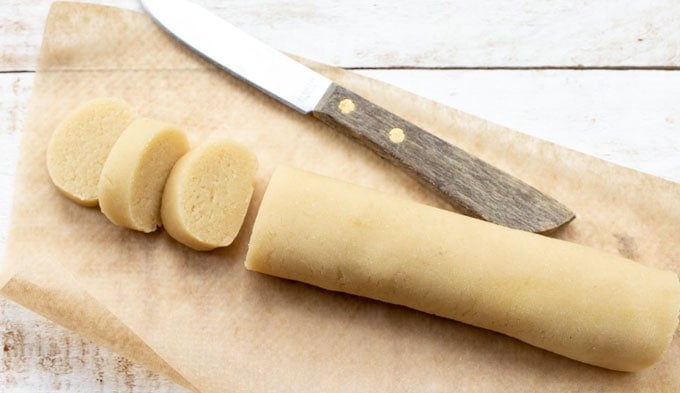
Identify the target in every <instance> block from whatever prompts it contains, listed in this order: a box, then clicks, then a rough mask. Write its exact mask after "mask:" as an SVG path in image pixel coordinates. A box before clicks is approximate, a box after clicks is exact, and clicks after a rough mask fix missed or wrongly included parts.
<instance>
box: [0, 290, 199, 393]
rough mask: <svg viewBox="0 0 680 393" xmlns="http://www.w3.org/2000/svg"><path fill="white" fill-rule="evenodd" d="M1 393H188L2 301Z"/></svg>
mask: <svg viewBox="0 0 680 393" xmlns="http://www.w3.org/2000/svg"><path fill="white" fill-rule="evenodd" d="M0 337H2V347H3V350H2V352H0V386H1V387H2V388H0V390H1V391H2V392H5V393H19V392H27V391H31V392H36V393H38V392H60V393H61V392H83V393H84V392H88V393H89V392H92V393H94V392H102V393H106V392H130V393H132V392H166V393H180V392H186V390H185V389H183V388H180V387H179V386H177V385H175V384H174V383H172V382H170V381H168V380H167V379H165V378H164V377H162V376H159V375H157V374H154V373H152V372H150V371H148V370H146V369H145V368H143V367H141V366H139V365H136V364H134V363H132V362H130V361H129V360H127V359H125V358H123V357H121V356H119V355H116V354H115V353H113V352H111V351H108V350H107V349H105V348H102V347H100V346H98V345H96V344H93V343H92V342H90V341H88V340H85V339H83V338H82V337H80V336H79V335H77V334H75V333H72V332H70V331H68V330H66V329H64V328H62V327H61V326H58V325H56V324H54V323H52V322H50V321H48V320H46V319H45V318H43V317H41V316H39V315H36V314H34V313H32V312H30V311H28V310H26V309H25V308H22V307H20V306H18V305H16V304H14V303H12V302H10V301H8V300H5V299H3V298H0Z"/></svg>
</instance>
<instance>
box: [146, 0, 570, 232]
mask: <svg viewBox="0 0 680 393" xmlns="http://www.w3.org/2000/svg"><path fill="white" fill-rule="evenodd" d="M141 3H142V6H143V8H144V9H145V10H146V12H147V13H148V14H149V15H151V17H152V19H154V20H155V21H156V22H157V23H158V24H159V25H160V26H161V27H162V28H164V29H165V30H166V31H167V32H168V33H170V34H171V35H172V36H174V37H175V38H177V39H178V40H179V41H181V42H183V43H184V44H186V45H187V46H189V47H190V48H192V49H193V50H195V51H196V52H198V53H199V54H200V55H202V56H204V57H206V58H207V59H209V60H211V61H213V62H214V63H216V64H217V65H218V66H220V67H222V68H224V69H226V70H227V71H229V72H230V73H231V74H233V75H234V76H236V77H237V78H239V79H241V80H243V81H245V82H247V83H249V84H251V85H253V86H255V87H257V88H258V89H259V90H261V91H263V92H264V93H266V94H268V95H270V96H272V97H274V98H276V99H277V100H279V101H281V102H283V103H284V104H286V105H288V106H289V107H291V108H293V109H295V110H297V111H298V112H301V113H302V114H305V115H310V114H311V115H312V116H314V117H316V118H317V119H319V120H321V121H323V122H324V123H327V124H330V125H332V126H333V127H334V128H336V129H338V130H340V131H342V132H344V133H345V134H346V135H348V136H349V137H351V138H353V139H356V140H358V141H359V142H361V143H362V144H364V145H365V146H367V147H368V148H370V149H372V150H373V151H375V152H376V153H378V154H379V155H380V156H382V157H383V158H385V159H387V160H389V161H391V162H392V163H394V164H396V165H398V166H400V167H402V168H404V169H405V170H406V171H408V172H409V173H410V174H411V175H413V176H415V178H416V179H418V180H419V181H421V182H422V183H424V184H426V185H427V186H430V187H431V188H432V189H433V190H434V191H436V192H437V193H438V194H440V195H441V196H442V197H443V198H444V199H445V200H446V201H448V202H449V203H451V204H452V205H453V206H454V207H455V208H457V209H459V210H460V211H462V212H463V213H464V214H467V215H470V216H473V217H477V218H481V219H484V220H487V221H490V222H494V223H496V224H500V225H504V226H507V227H511V228H515V229H521V230H525V231H530V232H538V233H545V232H550V231H552V230H554V229H556V228H558V227H560V226H562V225H564V224H566V223H568V222H569V221H571V220H572V219H573V218H574V214H573V213H572V212H571V211H570V210H569V209H567V208H566V207H565V206H564V205H562V204H561V203H560V202H558V201H556V200H555V199H553V198H551V197H549V196H547V195H545V194H543V193H541V192H540V191H538V190H537V189H535V188H534V187H532V186H530V185H528V184H526V183H524V182H522V181H520V180H519V179H516V178H514V177H512V176H510V175H509V174H507V173H505V172H503V171H501V170H499V169H497V168H495V167H493V166H491V165H489V164H487V163H486V162H484V161H482V160H480V159H479V158H476V157H474V156H472V155H470V154H468V153H466V152H465V151H463V150H462V149H460V148H458V147H456V146H453V145H451V144H449V143H448V142H446V141H444V140H443V139H441V138H438V137H436V136H434V135H433V134H430V133H428V132H427V131H425V130H423V129H421V128H419V127H417V126H415V125H413V124H411V123H410V122H408V121H406V120H404V119H402V118H401V117H399V116H397V115H395V114H393V113H391V112H390V111H388V110H386V109H384V108H381V107H379V106H378V105H376V104H374V103H372V102H370V101H369V100H367V99H365V98H362V97H360V96H359V95H357V94H356V93H354V92H352V91H350V90H348V89H346V88H344V87H342V86H340V85H337V84H335V83H333V82H332V81H331V80H330V79H328V78H326V77H324V76H323V75H321V74H319V73H316V72H314V71H312V70H311V69H309V68H307V67H305V66H304V65H302V64H300V63H298V62H296V61H294V60H293V59H291V58H289V57H288V56H286V55H284V54H283V53H281V52H278V51H277V50H275V49H273V48H271V47H269V46H267V45H266V44H264V43H262V42H260V41H258V40H257V39H255V38H253V37H251V36H249V35H248V34H246V33H244V32H242V31H240V30H239V29H237V28H236V27H234V26H232V25H231V24H229V23H227V22H226V21H225V20H223V19H221V18H220V17H218V16H217V15H215V14H213V13H212V12H210V11H208V10H207V9H205V8H203V7H201V6H199V5H197V4H194V3H191V2H189V1H185V0H141Z"/></svg>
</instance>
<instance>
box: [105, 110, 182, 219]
mask: <svg viewBox="0 0 680 393" xmlns="http://www.w3.org/2000/svg"><path fill="white" fill-rule="evenodd" d="M187 151H189V141H188V140H187V137H186V136H185V135H184V132H182V131H181V130H180V129H178V128H176V127H174V126H172V125H169V124H166V123H163V122H160V121H157V120H153V119H146V118H141V119H137V120H135V121H134V122H132V124H130V125H129V126H128V127H127V128H126V129H125V131H123V133H122V134H121V136H120V138H119V139H118V141H116V143H115V144H114V145H113V148H112V149H111V153H110V154H109V156H108V158H107V159H106V162H105V163H104V168H103V169H102V173H101V177H100V179H99V207H100V208H101V211H102V213H104V215H106V217H107V218H108V219H109V220H110V221H111V222H113V223H114V224H117V225H120V226H124V227H127V228H130V229H135V230H138V231H142V232H153V231H155V230H156V228H158V227H159V226H161V197H162V195H163V187H164V186H165V181H166V180H167V178H168V174H169V173H170V170H171V169H172V166H173V165H174V164H175V162H177V160H178V159H179V158H180V157H181V156H183V155H184V154H185V153H186V152H187Z"/></svg>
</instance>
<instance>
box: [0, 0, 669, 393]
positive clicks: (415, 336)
mask: <svg viewBox="0 0 680 393" xmlns="http://www.w3.org/2000/svg"><path fill="white" fill-rule="evenodd" d="M314 67H315V68H317V69H319V70H320V71H321V72H323V73H324V74H326V75H328V76H329V77H331V78H333V79H335V80H336V81H337V82H339V83H341V84H343V85H344V86H346V87H348V88H351V89H353V90H355V91H356V92H358V93H360V94H362V95H364V96H366V97H367V98H369V99H372V100H373V101H375V102H376V103H378V104H380V105H383V106H385V107H387V108H388V109H391V110H392V111H394V112H395V113H397V114H399V115H401V116H403V117H405V118H406V119H408V120H411V121H412V122H414V123H416V124H417V125H419V126H421V127H423V128H425V129H428V130H430V131H432V132H433V133H435V134H437V135H439V136H441V137H442V138H444V139H446V140H448V141H450V142H452V143H454V144H455V145H458V146H460V147H462V148H464V149H465V150H467V151H469V152H471V153H473V154H475V155H477V156H479V157H481V158H483V159H485V160H487V161H489V162H490V163H492V164H494V165H496V166H498V167H500V168H501V169H504V170H506V171H508V172H510V173H512V174H514V175H516V176H518V177H520V178H522V179H523V180H525V181H527V182H529V183H530V184H532V185H534V186H536V187H537V188H539V189H541V190H543V191H545V192H547V193H549V194H551V195H554V196H556V197H558V199H559V200H560V201H562V202H564V203H565V204H566V205H567V206H569V207H570V208H572V209H573V210H574V211H575V212H576V214H577V219H576V220H575V221H574V222H572V223H571V224H569V226H567V227H566V228H565V229H564V230H561V231H559V232H558V233H556V234H554V235H553V236H556V237H559V238H562V239H566V240H569V241H573V242H576V243H580V244H585V245H589V246H592V247H595V248H599V249H602V250H606V251H610V252H613V253H619V254H621V255H623V256H625V257H628V258H631V259H634V260H636V261H638V262H640V263H643V264H646V265H650V266H656V267H659V268H663V269H669V270H673V271H675V272H679V271H680V247H678V245H679V244H680V231H678V228H680V208H679V207H678V200H679V198H680V185H678V184H675V183H671V182H667V181H664V180H661V179H658V178H655V177H652V176H648V175H644V174H640V173H637V172H635V171H632V170H627V169H624V168H621V167H617V166H614V165H611V164H608V163H605V162H603V161H600V160H597V159H594V158H591V157H587V156H584V155H582V154H579V153H576V152H573V151H570V150H567V149H564V148H561V147H558V146H555V145H552V144H550V143H547V142H544V141H540V140H537V139H535V138H531V137H528V136H525V135H523V134H520V133H517V132H513V131H511V130H508V129H506V128H504V127H501V126H498V125H494V124H491V123H488V122H486V121H484V120H482V119H479V118H476V117H473V116H470V115H468V114H465V113H462V112H459V111H456V110H454V109H451V108H448V107H445V106H442V105H438V104H435V103H433V102H430V101H428V100H425V99H422V98H419V97H417V96H415V95H412V94H409V93H406V92H404V91H401V90H399V89H396V88H394V87H391V86H387V85H385V84H382V83H379V82H376V81H373V80H369V79H367V78H363V77H360V76H357V75H354V74H352V73H349V72H345V71H342V70H338V69H333V68H329V67H325V66H320V65H314ZM40 69H41V71H40V72H39V73H38V75H37V77H36V84H35V88H34V93H33V94H34V96H33V100H32V104H31V109H30V113H29V119H28V120H27V125H26V129H25V130H24V134H23V144H22V150H21V159H20V162H19V166H18V173H17V184H16V196H15V204H14V207H13V218H12V223H11V228H10V235H9V240H8V245H7V261H6V262H7V263H6V264H5V265H6V270H5V272H4V275H5V277H6V280H8V281H7V282H8V284H7V285H5V286H4V288H3V293H4V294H5V295H7V296H8V297H10V298H12V299H14V300H16V301H17V302H19V303H21V304H25V305H27V306H28V307H31V308H33V309H36V310H37V311H38V312H44V313H45V314H47V315H48V317H50V316H51V317H52V318H55V319H57V321H58V322H60V323H62V324H64V325H66V326H70V327H76V328H77V330H79V331H83V332H85V334H88V335H89V336H90V337H95V338H97V339H98V340H99V341H100V342H103V343H104V344H107V343H108V345H109V346H115V345H117V344H118V341H123V340H124V341H125V344H126V345H119V344H118V346H119V347H120V348H117V350H120V351H121V352H122V353H123V354H125V355H127V356H131V355H132V354H134V353H138V354H139V355H138V356H137V358H138V359H136V360H138V361H140V362H142V363H144V364H147V365H149V366H150V367H153V368H154V369H156V370H161V371H162V372H164V373H166V374H170V376H171V377H172V378H174V379H175V380H177V381H178V382H179V383H184V385H185V386H189V385H193V387H195V388H196V389H198V390H200V391H203V392H224V391H294V392H298V391H457V390H460V391H473V390H474V391H490V390H500V389H502V390H503V391H536V390H540V391H553V392H562V391H575V390H581V391H621V390H624V389H625V390H626V391H655V392H663V391H667V392H671V391H678V389H680V371H679V370H680V339H678V335H679V334H678V332H676V334H675V337H674V341H673V343H672V344H671V348H670V350H669V351H668V353H667V354H666V356H665V357H664V359H663V360H662V361H661V362H659V363H658V364H656V365H655V366H653V367H652V368H650V369H648V370H645V371H643V372H640V373H635V374H627V373H620V372H613V371H608V370H604V369H601V368H597V367H594V366H589V365H585V364H581V363H578V362H575V361H572V360H569V359H566V358H563V357H561V356H558V355H554V354H551V353H549V352H546V351H543V350H540V349H537V348H534V347H531V346H529V345H527V344H524V343H521V342H519V341H517V340H514V339H511V338H509V337H506V336H503V335H500V334H496V333H493V332H489V331H486V330H482V329H477V328H473V327H470V326H466V325H463V324H460V323H457V322H455V321H450V320H445V319H442V318H438V317H434V316H430V315H427V314H424V313H420V312H417V311H413V310H409V309H406V308H403V307H398V306H393V305H388V304H383V303H380V302H377V301H372V300H368V299H363V298H359V297H354V296H349V295H345V294H341V293H332V292H328V291H324V290H321V289H318V288H314V287H311V286H307V285H304V284H300V283H295V282H291V281H287V280H282V279H278V278H274V277H268V276H264V275H259V274H257V273H252V272H247V271H246V270H245V269H244V267H243V260H244V256H245V252H246V250H247V242H248V237H249V234H250V229H251V226H252V223H253V220H254V218H255V215H256V211H257V207H258V205H259V202H260V199H261V196H262V193H263V191H264V188H265V186H266V182H267V180H268V178H269V175H270V174H271V172H272V170H273V169H274V168H275V167H276V166H277V165H279V164H284V163H285V164H289V165H292V166H296V167H299V168H302V169H307V170H311V171H314V172H317V173H321V174H325V175H329V176H334V177H337V178H340V179H344V180H347V181H351V182H354V183H357V184H362V185H366V186H371V187H374V188H377V189H381V190H383V191H386V192H390V193H394V194H397V195H401V196H404V197H407V198H411V199H414V200H417V201H420V202H422V203H426V204H431V205H434V206H438V207H447V206H446V204H445V203H444V202H443V201H442V200H440V199H438V198H437V197H435V196H434V195H433V194H431V193H430V192H429V191H427V190H426V189H424V188H423V187H421V186H420V185H419V184H418V183H417V182H415V181H414V180H412V179H410V178H409V177H408V176H406V175H404V174H403V173H402V172H401V171H400V170H398V169H396V168H394V167H393V166H391V165H389V164H387V163H386V162H384V161H383V160H381V159H379V158H377V156H375V155H374V154H373V153H371V152H369V151H367V150H366V149H364V148H363V147H361V146H359V145H358V144H356V143H355V142H352V141H350V140H349V139H347V138H345V137H343V136H341V135H339V134H338V133H337V132H335V131H333V130H332V129H330V128H328V127H326V126H325V125H323V124H321V123H319V122H318V121H316V120H314V119H311V118H308V117H305V116H302V115H300V114H297V113H296V112H294V111H292V110H290V109H288V108H286V107H285V106H283V105H281V104H279V103H277V102H275V101H273V100H272V99H269V98H267V97H266V96H264V95H263V94H261V93H260V92H258V91H256V90H255V89H252V88H250V87H247V86H246V85H244V84H243V83H242V82H240V81H238V80H236V79H234V78H232V77H230V76H229V75H228V74H226V73H225V72H223V71H220V70H218V69H216V68H215V67H213V66H212V65H210V64H208V63H207V62H206V61H204V60H202V59H200V58H198V57H197V56H195V55H194V54H192V53H190V52H189V51H188V50H186V49H184V48H183V47H181V46H180V45H179V44H177V43H175V42H174V41H172V40H171V39H170V38H169V37H168V36H167V35H165V33H163V32H162V31H160V29H158V28H157V27H156V26H155V25H154V24H153V23H152V22H151V21H150V20H149V19H148V18H147V17H146V16H145V15H142V14H138V13H134V12H130V11H123V10H118V9H115V8H109V7H102V6H93V5H83V4H75V3H57V4H55V5H54V6H53V8H52V10H51V13H50V16H49V19H48V21H47V27H46V31H45V36H44V42H43V48H42V51H41V57H40ZM103 95H105V96H116V97H121V98H124V99H126V100H128V101H129V102H130V103H131V104H132V105H133V106H134V107H135V108H137V109H138V111H139V113H140V114H141V115H144V116H151V117H156V118H158V119H162V120H165V121H170V122H174V123H176V124H178V125H180V126H181V127H183V128H184V129H185V130H186V131H187V132H188V134H189V138H190V140H191V142H192V143H193V144H194V145H195V144H197V143H199V142H201V141H205V140H207V139H211V138H230V139H233V140H235V141H237V142H239V143H241V144H243V145H245V146H247V147H249V148H250V149H252V150H253V151H254V152H255V153H256V154H257V156H258V158H259V160H260V170H259V173H258V181H257V184H256V190H255V195H254V198H253V199H254V201H253V204H252V206H251V209H250V210H249V213H248V216H247V217H246V222H245V226H244V229H243V230H242V233H241V234H240V235H239V236H238V238H237V239H236V241H235V243H234V244H233V245H232V246H231V247H229V248H227V249H222V250H218V251H214V252H210V253H200V252H196V251H192V250H190V249H188V248H186V247H184V246H182V245H180V244H179V243H177V242H174V241H173V240H172V239H170V238H169V237H168V236H167V234H166V233H165V232H164V231H158V232H156V233H153V234H149V235H145V234H141V233H137V232H133V231H130V230H126V229H122V228H118V227H115V226H114V225H112V224H110V223H108V222H107V221H106V218H105V217H104V216H103V215H102V214H100V213H99V212H98V210H97V209H87V208H83V207H80V206H77V205H75V204H73V203H72V202H70V201H69V200H67V199H66V198H64V197H62V196H61V195H60V194H59V193H58V192H57V190H56V189H55V187H54V186H53V185H52V184H51V183H50V181H49V177H48V175H47V171H46V169H45V159H44V157H45V148H46V145H47V141H48V138H49V135H50V134H51V132H52V130H53V128H54V126H55V125H56V124H57V123H58V121H59V120H60V119H61V118H63V116H64V115H65V114H66V113H67V112H68V111H69V110H71V109H72V108H74V107H75V106H76V105H77V104H79V103H80V102H82V101H84V100H86V99H90V98H94V97H98V96H103ZM424 225H426V224H425V223H424ZM519 262H521V261H518V263H519ZM36 266H40V267H41V268H39V269H37V268H35V267H36ZM13 283H14V284H13ZM76 283H77V285H78V286H79V287H77V288H74V286H75V285H76ZM19 284H21V285H19ZM17 288H20V289H17ZM45 294H54V295H55V297H54V299H58V307H57V306H55V305H52V307H49V305H45V303H46V302H50V299H49V298H45ZM102 322H105V323H102ZM109 323H110V325H108V326H105V325H107V324H109ZM117 337H120V339H118V340H117V339H116V338H117Z"/></svg>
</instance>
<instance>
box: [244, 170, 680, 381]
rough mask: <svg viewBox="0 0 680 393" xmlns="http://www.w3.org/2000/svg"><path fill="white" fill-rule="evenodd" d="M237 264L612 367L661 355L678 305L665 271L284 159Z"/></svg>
mask: <svg viewBox="0 0 680 393" xmlns="http://www.w3.org/2000/svg"><path fill="white" fill-rule="evenodd" d="M245 265H246V268H248V269H250V270H254V271H258V272H262V273H266V274H271V275H274V276H279V277H284V278H288V279H293V280H298V281H302V282H306V283H309V284H313V285H316V286H320V287H322V288H326V289H330V290H335V291H343V292H347V293H351V294H355V295H360V296H366V297H370V298H374V299H379V300H382V301H385V302H389V303H394V304H400V305H404V306H408V307H411V308H414V309H417V310H421V311H425V312H427V313H432V314H436V315H440V316H443V317H448V318H452V319H456V320H458V321H461V322H465V323H468V324H472V325H475V326H479V327H483V328H487V329H491V330H494V331H497V332H501V333H504V334H507V335H509V336H512V337H515V338H517V339H520V340H522V341H525V342H527V343H529V344H532V345H535V346H537V347H540V348H544V349H546V350H549V351H552V352H555V353H558V354H561V355H564V356H567V357H570V358H572V359H576V360H579V361H582V362H585V363H590V364H594V365H598V366H601V367H606V368H610V369H615V370H622V371H637V370H640V369H642V368H645V367H647V366H649V365H651V364H652V363H654V362H656V361H657V360H659V359H660V358H661V356H662V354H663V353H664V352H665V350H666V349H667V348H668V346H669V345H670V342H671V339H672V337H673V334H674V332H675V329H676V327H677V324H678V312H679V309H680V284H679V283H678V277H677V275H676V274H675V273H673V272H670V271H662V270H658V269H653V268H649V267H646V266H643V265H641V264H639V263H636V262H633V261H630V260H627V259H623V258H620V257H617V256H614V255H609V254H607V253H604V252H600V251H597V250H594V249H590V248H587V247H583V246H579V245H576V244H572V243H569V242H565V241H561V240H556V239H552V238H548V237H545V236H541V235H535V234H531V233H527V232H522V231H517V230H512V229H508V228H504V227H501V226H497V225H494V224H490V223H487V222H484V221H481V220H476V219H473V218H469V217H466V216H462V215H459V214H456V213H452V212H449V211H445V210H441V209H436V208H433V207H430V206H425V205H422V204H418V203H414V202H411V201H407V200H402V199H399V198H396V197H393V196H390V195H386V194H383V193H380V192H378V191H375V190H370V189H366V188H362V187H359V186H355V185H351V184H347V183H344V182H341V181H337V180H334V179H330V178H326V177H322V176H319V175H315V174H310V173H307V172H302V171H298V170H294V169H290V168H279V169H277V171H276V172H275V173H274V175H273V176H272V178H271V181H270V183H269V186H268V188H267V191H266V193H265V195H264V198H263V200H262V204H261V206H260V210H259V213H258V216H257V218H256V222H255V225H254V228H253V233H252V237H251V240H250V245H249V250H248V255H247V256H246V262H245Z"/></svg>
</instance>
